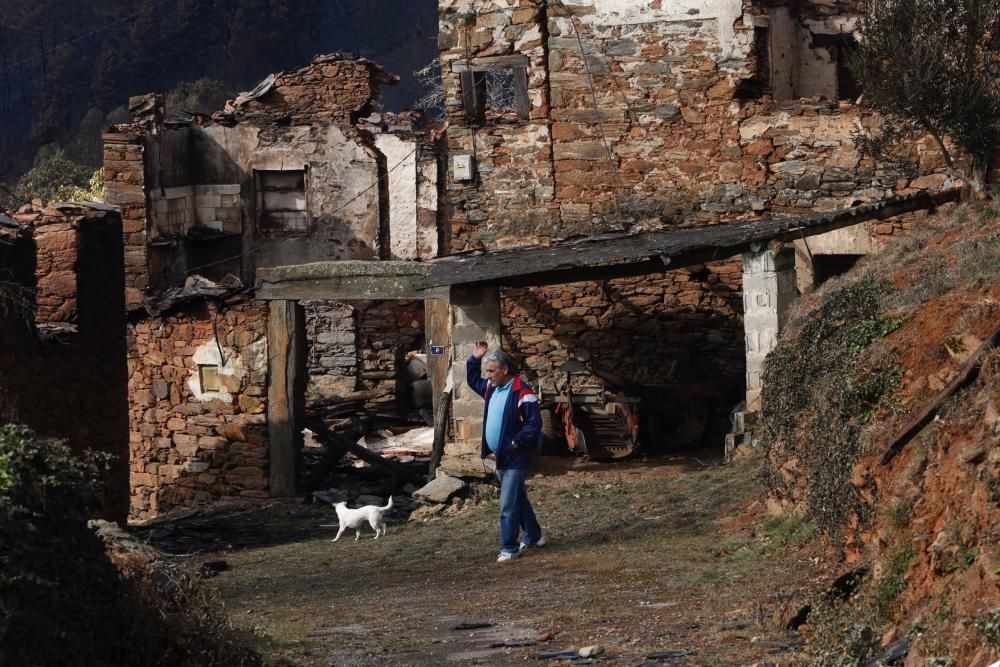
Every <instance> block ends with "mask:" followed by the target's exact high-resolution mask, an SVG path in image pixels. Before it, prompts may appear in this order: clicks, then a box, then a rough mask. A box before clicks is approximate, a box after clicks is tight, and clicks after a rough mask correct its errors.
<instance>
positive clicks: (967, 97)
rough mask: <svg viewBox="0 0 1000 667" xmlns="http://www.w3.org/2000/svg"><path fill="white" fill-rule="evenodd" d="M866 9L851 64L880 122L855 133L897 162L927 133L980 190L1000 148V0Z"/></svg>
mask: <svg viewBox="0 0 1000 667" xmlns="http://www.w3.org/2000/svg"><path fill="white" fill-rule="evenodd" d="M865 10H866V13H865V18H864V21H863V25H862V29H861V43H860V48H859V50H858V54H857V58H856V59H855V60H854V62H853V69H854V71H855V75H856V76H857V78H858V80H859V82H860V83H861V85H862V87H863V90H864V97H863V101H862V104H864V105H865V106H867V107H868V108H870V109H872V110H874V111H877V112H878V113H879V114H880V115H881V117H882V124H881V126H880V127H877V128H875V129H874V130H872V131H870V132H868V133H858V134H857V135H856V137H855V140H856V142H857V143H858V146H859V148H860V149H861V150H862V152H863V153H867V154H870V155H873V156H874V157H876V158H880V159H889V160H896V161H898V160H899V158H901V157H902V153H901V152H900V146H901V145H902V143H903V142H904V141H906V140H909V139H913V138H916V137H918V136H920V135H922V134H924V133H926V134H928V135H930V136H931V137H933V139H934V141H935V143H936V144H937V147H938V149H939V150H940V152H941V155H942V157H943V159H944V162H945V165H946V166H947V169H948V171H949V173H950V174H951V175H952V176H953V177H956V178H959V179H961V180H963V181H964V182H966V183H967V184H968V185H969V186H970V187H971V188H972V189H973V190H974V191H976V192H982V191H983V190H984V184H985V178H986V171H987V168H988V167H989V164H990V159H991V157H992V156H993V153H994V152H995V151H996V149H997V148H998V146H1000V43H997V42H995V41H994V37H993V35H994V34H995V33H996V31H997V30H998V29H1000V0H866V2H865ZM949 139H950V141H951V142H952V143H953V144H954V146H955V147H956V148H958V149H959V150H960V151H961V152H962V153H964V154H965V155H967V156H968V157H969V160H970V162H971V164H970V166H971V170H970V173H963V172H960V171H959V169H958V168H957V166H956V157H955V155H953V154H952V150H951V148H950V147H949V141H948V140H949Z"/></svg>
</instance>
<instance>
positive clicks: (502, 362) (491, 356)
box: [483, 350, 517, 375]
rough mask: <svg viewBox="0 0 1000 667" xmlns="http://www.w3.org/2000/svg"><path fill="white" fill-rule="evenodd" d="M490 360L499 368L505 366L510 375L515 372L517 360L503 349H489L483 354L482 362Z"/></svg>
mask: <svg viewBox="0 0 1000 667" xmlns="http://www.w3.org/2000/svg"><path fill="white" fill-rule="evenodd" d="M491 361H492V362H493V363H495V364H496V365H497V366H499V367H501V368H503V367H506V368H507V372H508V373H510V374H511V375H516V374H517V362H516V361H514V358H513V357H511V356H510V355H509V354H507V353H506V352H504V351H503V350H490V351H489V352H487V353H486V354H484V355H483V363H484V364H486V363H489V362H491Z"/></svg>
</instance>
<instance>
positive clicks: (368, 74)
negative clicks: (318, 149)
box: [224, 53, 399, 126]
mask: <svg viewBox="0 0 1000 667" xmlns="http://www.w3.org/2000/svg"><path fill="white" fill-rule="evenodd" d="M398 80H399V77H397V76H395V75H393V74H389V73H387V72H386V71H385V70H384V69H383V68H382V67H381V66H379V65H377V64H375V63H373V62H371V61H370V60H366V59H365V58H355V57H353V56H351V55H349V54H343V53H333V54H330V55H324V56H317V57H316V58H314V59H313V61H312V62H311V63H310V64H309V65H307V66H305V67H301V68H299V69H296V70H292V71H290V72H279V73H278V74H275V75H272V76H270V77H268V78H267V79H265V80H264V81H262V82H261V83H260V84H259V85H258V88H257V90H256V91H252V92H251V95H241V96H240V97H237V98H236V99H235V100H233V101H232V102H230V103H228V104H227V105H226V109H225V110H224V113H230V114H232V115H234V116H235V117H236V118H237V119H238V120H239V121H240V122H244V121H248V122H250V123H253V124H260V125H270V124H273V123H274V122H275V121H278V120H280V121H281V122H283V123H285V124H292V125H301V124H308V123H313V122H317V121H325V122H327V123H336V124H339V125H342V126H347V125H350V124H352V123H353V122H354V121H355V120H357V118H358V116H359V115H363V114H362V112H366V111H367V110H368V109H369V108H370V105H371V100H372V99H374V98H377V97H378V85H379V84H394V83H396V82H397V81H398ZM261 91H263V92H261ZM255 94H256V95H255ZM254 95H255V96H254Z"/></svg>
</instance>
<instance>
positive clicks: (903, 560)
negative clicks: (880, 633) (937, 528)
mask: <svg viewBox="0 0 1000 667" xmlns="http://www.w3.org/2000/svg"><path fill="white" fill-rule="evenodd" d="M914 556H915V553H914V551H913V547H912V546H910V545H907V546H906V547H905V548H903V549H901V550H899V551H897V552H896V553H895V554H894V555H893V556H892V557H891V558H890V559H889V560H888V562H887V563H886V569H885V573H884V575H883V577H882V580H881V581H880V582H879V583H878V588H877V589H876V593H875V613H876V616H877V618H878V619H879V620H880V621H887V620H889V618H890V615H891V612H892V605H893V603H894V602H895V601H896V598H898V597H899V594H900V593H902V592H903V590H904V589H905V588H906V579H905V577H906V571H907V570H909V569H910V563H912V562H913V557H914Z"/></svg>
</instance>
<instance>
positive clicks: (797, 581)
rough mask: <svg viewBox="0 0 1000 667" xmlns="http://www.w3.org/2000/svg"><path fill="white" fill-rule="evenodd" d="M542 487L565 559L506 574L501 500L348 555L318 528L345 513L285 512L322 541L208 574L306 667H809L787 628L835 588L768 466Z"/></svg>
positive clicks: (231, 603) (266, 549)
mask: <svg viewBox="0 0 1000 667" xmlns="http://www.w3.org/2000/svg"><path fill="white" fill-rule="evenodd" d="M553 466H554V468H555V469H553ZM529 488H530V490H531V491H530V492H531V495H532V497H533V501H534V503H535V505H536V509H537V512H538V514H539V517H540V520H541V523H542V525H543V528H544V529H545V531H546V537H547V539H548V540H549V542H550V544H549V546H547V547H545V548H543V549H537V550H534V551H532V552H529V553H528V554H526V555H525V556H524V557H522V558H519V559H517V560H515V561H513V562H511V563H509V564H505V565H497V564H496V563H495V562H494V559H495V556H496V550H497V545H496V531H497V528H496V514H497V505H496V502H495V500H493V501H487V502H485V503H484V504H482V505H480V506H477V507H475V508H474V509H472V510H469V511H467V512H465V513H462V514H460V515H459V516H456V517H454V518H452V519H446V520H439V521H434V522H430V523H426V524H423V523H416V522H411V523H408V524H397V525H390V527H389V532H388V534H387V535H386V536H385V538H384V539H379V540H377V541H376V540H372V539H370V538H368V539H362V541H360V542H357V543H355V542H354V541H353V540H347V541H345V540H343V539H342V540H340V541H339V542H337V543H336V544H333V543H331V542H330V537H331V536H332V532H330V531H329V530H328V529H319V528H316V526H318V525H319V524H320V523H331V522H332V521H333V519H332V512H331V511H330V510H329V508H315V509H310V508H303V507H293V506H285V505H274V506H272V507H271V509H270V512H272V513H273V512H278V513H282V512H283V513H286V514H290V516H291V517H292V518H294V519H296V520H298V521H302V522H305V523H307V524H310V525H311V529H310V530H308V531H304V532H303V533H302V535H303V537H302V539H301V540H299V541H294V542H285V543H283V544H277V545H272V546H261V547H251V548H245V549H241V550H237V551H232V552H226V553H224V554H215V555H213V556H204V557H203V558H204V559H205V560H209V559H211V558H220V557H221V558H225V559H226V561H227V562H228V564H229V566H230V569H229V570H227V571H225V572H223V573H222V574H220V575H219V576H218V577H217V578H215V579H213V580H212V581H213V582H214V583H215V585H216V586H217V587H218V590H219V591H220V592H221V594H222V596H223V598H224V600H225V601H226V604H227V607H228V608H229V610H230V614H231V616H232V618H233V619H234V621H236V622H237V623H238V624H240V625H245V626H249V627H253V628H255V629H256V631H257V632H258V633H259V634H260V635H261V637H262V638H263V642H264V645H265V648H266V650H267V651H268V652H269V653H270V654H271V655H273V656H275V657H278V656H280V657H283V658H285V659H287V660H288V661H290V662H292V663H294V664H302V665H437V664H441V665H466V664H468V665H472V664H484V665H486V664H488V665H501V664H512V663H515V662H522V661H523V660H525V659H531V658H534V659H537V660H535V661H533V662H534V664H548V663H549V662H552V663H556V662H558V660H557V659H551V660H550V659H546V658H544V657H542V656H543V655H544V654H545V652H555V651H559V650H563V649H571V648H572V649H579V648H581V647H584V646H590V645H600V646H602V647H603V648H604V650H605V653H604V655H603V656H601V657H600V659H599V660H598V661H597V662H599V663H600V664H607V665H639V664H647V663H655V664H674V665H749V664H754V663H755V662H757V663H759V664H778V665H785V664H787V665H791V664H801V662H802V656H801V654H800V653H798V652H797V647H798V644H799V640H798V639H797V637H796V636H795V634H794V633H791V634H789V632H788V631H787V630H784V629H783V628H782V627H781V624H782V623H784V622H786V621H787V619H788V618H790V617H791V615H792V614H794V612H795V610H796V609H797V608H798V607H799V606H800V605H801V604H802V603H803V602H804V601H805V594H806V592H807V591H810V590H813V589H815V588H816V587H819V586H821V585H822V582H825V581H829V573H819V572H815V571H814V566H813V564H812V563H813V561H812V560H811V559H812V557H813V556H815V554H814V553H812V551H811V550H810V549H811V548H810V547H804V546H801V545H800V544H799V542H802V541H804V539H803V538H804V537H807V536H808V532H807V531H806V530H805V528H806V527H805V526H803V525H801V524H800V523H798V522H797V521H795V520H788V521H771V522H770V523H768V524H766V525H765V524H764V523H761V522H758V521H756V519H758V518H759V515H760V512H759V511H757V510H755V509H753V508H756V507H759V503H758V504H757V505H755V506H754V505H752V503H753V500H754V498H756V497H757V496H759V491H758V489H759V488H760V481H759V479H757V472H756V467H755V466H753V465H751V464H742V465H738V466H728V467H707V468H705V469H703V470H698V471H693V470H691V469H690V467H688V465H684V464H676V463H675V464H671V463H663V462H659V463H657V462H653V463H652V464H650V463H647V464H645V465H643V464H641V463H639V462H635V463H630V464H625V465H616V466H610V465H609V466H598V465H594V464H590V465H588V464H581V463H570V464H566V463H565V462H563V463H559V462H556V463H555V464H550V465H548V466H547V469H546V468H543V469H542V475H541V476H536V477H534V478H533V479H532V480H531V481H530V483H529ZM748 506H751V509H750V511H747V508H748ZM262 523H263V524H264V525H270V524H271V523H273V519H263V520H262ZM324 531H326V532H324ZM463 624H466V625H465V626H463ZM476 625H482V626H483V627H478V628H475V627H471V626H476ZM463 627H465V628H466V629H456V628H463ZM654 654H662V655H661V656H660V657H659V658H655V659H654V658H649V657H647V656H652V655H654ZM671 654H673V656H672V657H671ZM581 663H582V664H587V661H580V660H577V661H575V662H574V663H573V664H581Z"/></svg>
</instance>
